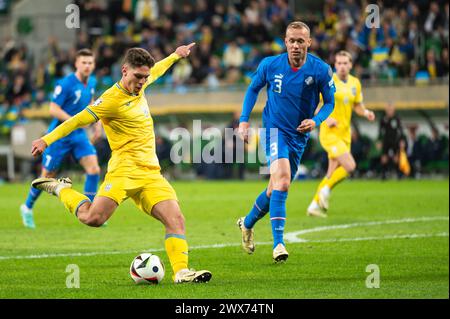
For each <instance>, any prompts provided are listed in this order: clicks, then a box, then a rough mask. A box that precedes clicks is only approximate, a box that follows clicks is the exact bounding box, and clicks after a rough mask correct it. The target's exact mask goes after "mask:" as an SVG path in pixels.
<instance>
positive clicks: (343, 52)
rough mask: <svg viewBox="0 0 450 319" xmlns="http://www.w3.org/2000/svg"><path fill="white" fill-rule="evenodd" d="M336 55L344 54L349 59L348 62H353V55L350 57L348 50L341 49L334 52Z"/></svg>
mask: <svg viewBox="0 0 450 319" xmlns="http://www.w3.org/2000/svg"><path fill="white" fill-rule="evenodd" d="M336 56H337V57H338V56H346V57H347V58H348V59H349V60H350V63H353V57H352V55H351V53H350V52H348V51H345V50H341V51H339V52H338V53H336Z"/></svg>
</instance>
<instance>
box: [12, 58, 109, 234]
mask: <svg viewBox="0 0 450 319" xmlns="http://www.w3.org/2000/svg"><path fill="white" fill-rule="evenodd" d="M94 68H95V57H94V54H93V53H92V51H91V50H89V49H82V50H80V51H78V52H77V53H76V56H75V69H76V70H75V72H74V73H71V74H69V75H68V76H66V77H65V78H63V79H62V80H61V81H59V82H58V84H57V85H56V87H55V89H54V93H53V97H52V101H51V103H50V114H51V115H52V116H53V120H52V122H51V124H50V126H49V128H48V133H49V132H51V131H53V130H54V129H55V128H56V127H57V126H58V125H59V124H61V123H62V122H64V121H65V120H67V119H69V118H71V117H72V116H74V115H75V114H77V113H79V112H81V111H82V110H84V108H85V107H86V106H88V105H89V104H91V102H92V101H93V98H94V93H95V86H96V80H95V77H93V76H91V74H92V72H93V71H94ZM94 127H95V132H94V136H93V140H95V139H97V138H98V137H99V136H100V134H101V124H99V123H98V124H96V125H95V126H94ZM68 154H71V155H72V156H73V157H74V158H75V159H76V160H77V161H78V162H79V163H80V165H81V166H82V167H83V168H84V170H85V172H86V181H85V184H84V193H85V195H86V196H87V197H89V198H90V199H91V200H93V198H94V196H95V194H96V193H97V188H98V182H99V176H100V167H99V165H98V160H97V152H96V150H95V148H94V146H93V145H92V144H91V142H90V141H89V138H88V136H87V133H86V131H85V130H84V129H82V128H81V129H77V130H75V131H74V132H72V133H71V134H70V135H68V136H67V137H65V138H63V139H61V140H59V141H58V142H56V143H54V144H52V145H51V146H50V147H49V148H47V149H46V151H45V153H44V154H43V156H42V173H41V175H42V177H55V176H56V174H57V171H58V169H59V168H60V166H61V164H62V162H63V160H64V158H65V157H66V156H67V155H68ZM40 194H41V191H40V190H38V189H37V188H33V187H31V189H30V192H29V194H28V197H27V199H26V201H25V203H24V204H22V205H21V206H20V212H21V215H22V221H23V224H24V225H25V227H28V228H35V227H36V226H35V223H34V218H33V206H34V204H35V202H36V200H37V199H38V197H39V195H40Z"/></svg>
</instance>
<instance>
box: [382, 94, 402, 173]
mask: <svg viewBox="0 0 450 319" xmlns="http://www.w3.org/2000/svg"><path fill="white" fill-rule="evenodd" d="M378 140H379V141H380V142H381V159H380V161H381V178H382V179H386V177H387V174H388V172H389V171H391V170H392V169H393V168H394V169H395V170H396V171H397V172H398V155H399V154H398V153H399V151H400V148H401V147H402V148H405V147H406V144H405V139H404V135H403V127H402V124H401V121H400V118H399V117H398V116H397V114H396V113H395V107H394V105H393V104H392V103H388V104H387V105H386V109H385V115H384V116H383V117H382V118H381V121H380V127H379V136H378Z"/></svg>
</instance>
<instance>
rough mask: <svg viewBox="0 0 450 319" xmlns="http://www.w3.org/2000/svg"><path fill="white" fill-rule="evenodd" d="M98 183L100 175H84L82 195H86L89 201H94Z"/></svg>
mask: <svg viewBox="0 0 450 319" xmlns="http://www.w3.org/2000/svg"><path fill="white" fill-rule="evenodd" d="M99 181H100V175H98V174H95V175H90V174H86V181H85V182H84V195H86V196H87V197H88V198H89V199H90V201H91V202H92V201H93V200H94V197H95V195H96V194H97V188H98V182H99Z"/></svg>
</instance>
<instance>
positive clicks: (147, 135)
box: [42, 53, 180, 176]
mask: <svg viewBox="0 0 450 319" xmlns="http://www.w3.org/2000/svg"><path fill="white" fill-rule="evenodd" d="M179 59H180V56H178V55H177V54H176V53H173V54H171V55H170V56H168V57H167V58H165V59H164V60H161V61H160V62H158V63H156V64H155V65H154V66H153V67H152V68H151V69H150V76H149V78H148V80H147V83H146V84H145V86H144V87H143V88H142V89H141V91H140V92H139V93H138V94H133V93H130V92H128V91H127V90H125V89H124V88H123V87H122V86H121V85H120V83H116V84H114V85H113V86H112V87H111V88H109V89H108V90H106V91H105V92H104V93H103V94H102V96H100V98H99V99H97V101H95V102H94V103H93V104H92V105H90V106H88V107H87V108H86V109H84V110H83V111H81V112H80V113H78V114H77V115H75V116H73V117H72V118H70V119H68V120H67V121H65V122H64V123H62V124H61V125H59V126H58V127H57V128H56V129H54V130H53V131H52V132H50V133H49V134H47V135H45V136H44V137H43V138H42V139H43V140H44V141H45V142H46V144H47V145H50V144H52V143H54V142H55V141H56V140H58V139H60V138H63V137H64V136H67V135H68V134H69V133H70V132H72V131H73V130H75V129H77V128H79V127H83V126H86V125H89V124H91V123H94V122H96V121H98V120H101V121H102V124H103V128H104V129H105V133H106V137H107V138H108V142H109V145H110V147H111V150H112V154H111V159H110V161H109V163H108V174H109V175H113V176H135V175H136V173H139V170H140V169H145V170H146V171H148V170H150V171H155V173H158V174H159V170H160V166H159V162H158V158H157V157H156V150H155V133H154V131H153V119H152V117H151V115H150V110H149V107H148V103H147V100H146V98H145V94H144V91H145V88H146V87H147V86H149V85H150V84H151V83H153V82H154V81H156V79H158V78H159V77H160V76H161V75H163V74H164V73H165V72H166V71H167V70H168V69H169V68H170V67H171V66H172V64H173V63H175V62H176V61H177V60H179Z"/></svg>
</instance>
